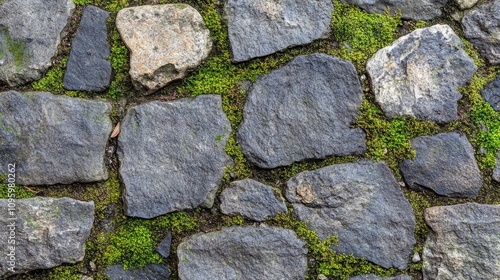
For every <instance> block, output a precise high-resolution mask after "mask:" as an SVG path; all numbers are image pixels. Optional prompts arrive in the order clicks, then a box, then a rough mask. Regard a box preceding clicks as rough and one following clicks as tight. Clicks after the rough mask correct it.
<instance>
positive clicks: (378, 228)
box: [285, 160, 415, 269]
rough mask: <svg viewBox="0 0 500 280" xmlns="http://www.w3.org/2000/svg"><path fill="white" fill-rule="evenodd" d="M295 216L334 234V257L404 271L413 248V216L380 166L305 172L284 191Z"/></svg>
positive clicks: (359, 164)
mask: <svg viewBox="0 0 500 280" xmlns="http://www.w3.org/2000/svg"><path fill="white" fill-rule="evenodd" d="M285 194H286V198H287V199H288V200H289V201H290V202H292V203H293V209H294V213H295V215H296V216H297V217H298V219H299V220H301V221H304V222H306V224H307V225H308V227H309V228H310V229H312V230H314V231H315V232H317V233H318V237H319V238H321V239H325V238H326V237H327V236H330V235H335V236H338V246H332V248H333V249H335V250H336V251H337V252H339V253H343V254H353V255H355V256H357V257H362V258H365V259H367V260H368V261H371V262H373V263H375V264H377V265H380V266H382V267H384V268H390V267H396V268H398V269H405V268H406V267H407V265H408V260H409V257H410V254H411V251H412V249H413V246H414V245H415V238H414V236H413V232H414V230H415V217H414V215H413V210H412V208H411V206H410V203H409V202H408V200H406V198H405V197H404V196H403V192H402V191H401V188H400V187H399V184H398V182H397V181H396V179H395V178H394V176H393V175H392V173H391V170H390V169H389V168H388V167H387V165H385V164H384V163H376V162H372V161H367V160H363V161H360V162H357V163H346V164H337V165H331V166H327V167H324V168H321V169H318V170H314V171H306V172H302V173H300V174H298V175H297V176H295V177H293V178H291V179H290V180H289V181H288V182H287V186H286V190H285Z"/></svg>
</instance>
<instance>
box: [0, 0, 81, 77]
mask: <svg viewBox="0 0 500 280" xmlns="http://www.w3.org/2000/svg"><path fill="white" fill-rule="evenodd" d="M74 8H75V4H73V1H72V0H52V1H46V0H2V1H0V81H2V82H5V83H7V84H8V85H10V86H18V85H22V84H25V83H28V82H32V81H34V80H37V79H40V78H41V77H42V75H43V73H44V72H45V71H46V70H47V69H48V68H49V67H50V66H51V65H52V61H51V59H52V57H54V56H55V55H56V52H57V46H58V45H59V43H60V42H61V37H62V36H64V34H63V33H62V31H63V30H64V28H65V27H66V25H67V24H68V22H69V20H70V18H71V15H72V14H73V10H74Z"/></svg>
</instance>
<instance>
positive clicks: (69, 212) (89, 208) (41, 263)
mask: <svg viewBox="0 0 500 280" xmlns="http://www.w3.org/2000/svg"><path fill="white" fill-rule="evenodd" d="M9 203H12V201H9V200H8V199H0V209H2V212H3V214H2V215H0V236H1V237H2V240H3V241H4V242H5V243H4V246H3V248H2V251H3V253H2V254H1V255H0V278H2V279H3V277H6V276H9V275H13V274H19V273H25V272H28V271H31V270H36V269H49V268H53V267H56V266H59V265H61V264H63V263H77V262H80V261H82V260H83V257H84V255H85V242H86V240H87V238H88V237H89V235H90V230H91V228H92V224H93V222H94V202H93V201H90V202H84V201H79V200H74V199H71V198H67V197H64V198H49V197H35V198H29V199H16V200H15V201H14V202H13V203H14V204H15V210H14V213H13V215H11V214H10V211H8V208H10V207H11V206H9ZM12 219H13V220H12ZM12 223H14V224H15V227H14V226H12ZM8 236H9V237H10V236H15V237H14V238H10V239H9V240H14V241H15V244H12V243H10V242H9V243H8V241H7V240H8V239H7V237H8ZM13 245H14V246H15V268H14V272H12V271H11V270H10V269H9V267H11V265H12V264H11V263H9V261H10V260H11V257H10V256H8V255H7V254H10V253H11V249H12V248H9V246H13Z"/></svg>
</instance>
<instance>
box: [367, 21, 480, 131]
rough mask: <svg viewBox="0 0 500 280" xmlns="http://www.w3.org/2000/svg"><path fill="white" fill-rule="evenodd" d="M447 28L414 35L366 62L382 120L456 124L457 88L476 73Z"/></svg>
mask: <svg viewBox="0 0 500 280" xmlns="http://www.w3.org/2000/svg"><path fill="white" fill-rule="evenodd" d="M462 47H463V44H462V41H461V40H460V38H459V37H458V36H457V35H456V34H455V33H454V32H453V30H452V29H451V28H450V27H449V26H448V25H434V26H431V27H428V28H423V29H417V30H415V31H413V32H412V33H410V34H408V35H406V36H403V37H401V38H399V39H398V40H396V41H395V42H394V43H393V44H392V45H391V46H388V47H385V48H383V49H381V50H379V51H378V52H377V53H375V55H373V57H372V58H370V59H369V60H368V63H367V66H366V70H367V71H368V73H369V74H370V77H371V79H372V87H373V91H374V92H375V99H376V101H377V102H378V103H379V104H380V106H381V107H382V109H383V110H384V112H385V115H386V116H387V117H393V116H396V115H407V116H414V117H417V118H421V119H427V120H431V121H436V122H439V123H447V122H451V121H454V120H456V119H457V101H458V100H459V99H460V98H461V97H462V95H461V94H460V93H459V92H458V90H457V88H458V87H460V86H463V85H465V84H466V83H467V82H468V81H469V80H470V79H471V78H472V75H473V74H474V72H475V71H476V69H477V66H476V65H475V64H474V61H473V60H472V58H470V57H469V56H468V55H467V53H465V51H464V50H463V48H462Z"/></svg>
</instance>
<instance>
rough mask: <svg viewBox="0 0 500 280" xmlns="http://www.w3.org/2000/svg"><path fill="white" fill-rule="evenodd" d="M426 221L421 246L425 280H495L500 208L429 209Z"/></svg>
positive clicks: (498, 260) (499, 258)
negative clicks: (425, 229) (423, 239)
mask: <svg viewBox="0 0 500 280" xmlns="http://www.w3.org/2000/svg"><path fill="white" fill-rule="evenodd" d="M425 221H426V222H427V224H428V225H429V226H430V228H431V230H430V231H429V234H428V235H427V240H426V241H425V244H424V252H423V260H424V263H423V268H422V272H423V274H424V280H426V279H497V278H498V275H500V245H499V244H500V235H499V234H498V233H499V232H500V206H498V205H486V204H476V203H466V204H459V205H452V206H438V207H431V208H428V209H426V210H425Z"/></svg>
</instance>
